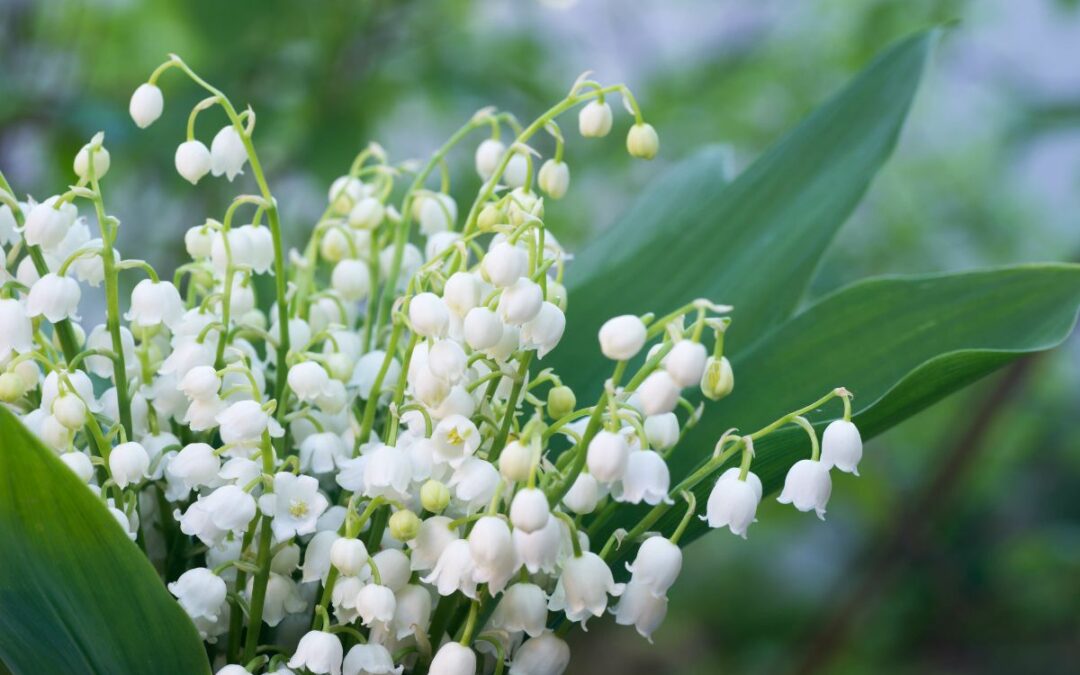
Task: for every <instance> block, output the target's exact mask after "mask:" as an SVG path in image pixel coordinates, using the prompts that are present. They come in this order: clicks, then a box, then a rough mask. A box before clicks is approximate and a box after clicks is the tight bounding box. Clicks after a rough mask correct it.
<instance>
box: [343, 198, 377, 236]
mask: <svg viewBox="0 0 1080 675" xmlns="http://www.w3.org/2000/svg"><path fill="white" fill-rule="evenodd" d="M385 217H386V207H385V206H383V203H382V202H380V201H379V200H378V199H375V198H374V197H364V198H363V199H361V200H359V201H358V202H356V204H355V205H354V206H353V207H352V208H351V209H349V226H350V227H354V228H358V229H361V230H374V229H375V228H376V227H378V226H379V224H380V223H381V222H382V221H383V218H385Z"/></svg>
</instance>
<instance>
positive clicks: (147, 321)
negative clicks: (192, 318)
mask: <svg viewBox="0 0 1080 675" xmlns="http://www.w3.org/2000/svg"><path fill="white" fill-rule="evenodd" d="M183 315H184V301H183V300H181V299H180V291H178V290H176V286H173V284H172V282H171V281H154V280H152V279H143V280H142V281H140V282H139V283H137V284H135V288H133V289H132V290H131V308H130V309H129V310H128V312H127V314H125V315H124V318H125V319H127V320H128V321H130V322H131V325H132V326H134V327H137V328H153V327H154V326H160V325H161V324H163V323H164V324H165V325H166V326H168V327H169V328H172V327H173V326H175V325H176V324H177V322H178V321H180V319H181V318H183Z"/></svg>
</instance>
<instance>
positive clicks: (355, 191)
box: [326, 176, 367, 215]
mask: <svg viewBox="0 0 1080 675" xmlns="http://www.w3.org/2000/svg"><path fill="white" fill-rule="evenodd" d="M366 196H367V186H365V185H364V183H363V181H361V180H360V179H359V178H355V177H353V176H340V177H338V178H336V179H334V182H333V183H331V184H330V189H329V190H328V191H327V195H326V197H327V201H329V203H330V210H331V211H333V212H334V213H336V214H338V215H344V214H346V213H348V212H349V210H350V209H352V207H353V205H354V204H356V202H358V201H360V200H361V199H363V198H364V197H366Z"/></svg>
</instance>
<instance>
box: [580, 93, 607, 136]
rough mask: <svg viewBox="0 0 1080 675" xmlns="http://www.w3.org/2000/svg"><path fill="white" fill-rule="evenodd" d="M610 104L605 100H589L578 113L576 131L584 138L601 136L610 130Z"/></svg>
mask: <svg viewBox="0 0 1080 675" xmlns="http://www.w3.org/2000/svg"><path fill="white" fill-rule="evenodd" d="M611 123H612V115H611V106H610V105H608V104H607V101H604V102H603V103H601V102H600V101H589V103H588V104H587V105H585V107H584V108H582V109H581V112H579V113H578V131H580V132H581V135H582V136H584V137H585V138H601V137H603V136H607V135H608V133H609V132H610V131H611Z"/></svg>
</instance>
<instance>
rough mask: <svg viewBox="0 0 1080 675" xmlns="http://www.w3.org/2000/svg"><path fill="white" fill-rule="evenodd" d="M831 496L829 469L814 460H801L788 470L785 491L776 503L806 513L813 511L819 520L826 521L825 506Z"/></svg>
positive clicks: (782, 491) (781, 492)
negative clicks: (788, 505)
mask: <svg viewBox="0 0 1080 675" xmlns="http://www.w3.org/2000/svg"><path fill="white" fill-rule="evenodd" d="M831 494H832V479H831V478H830V477H829V467H827V466H826V465H825V464H823V463H822V462H819V461H815V460H813V459H800V460H799V461H798V462H795V464H794V465H792V467H791V469H789V470H788V473H787V477H786V478H785V479H784V489H783V490H781V491H780V496H779V497H777V498H776V501H778V502H780V503H781V504H791V505H792V506H794V507H795V508H797V509H798V510H800V511H804V512H805V511H810V510H813V511H814V512H816V513H817V516H818V518H821V519H822V520H825V505H826V504H827V503H828V502H829V495H831Z"/></svg>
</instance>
